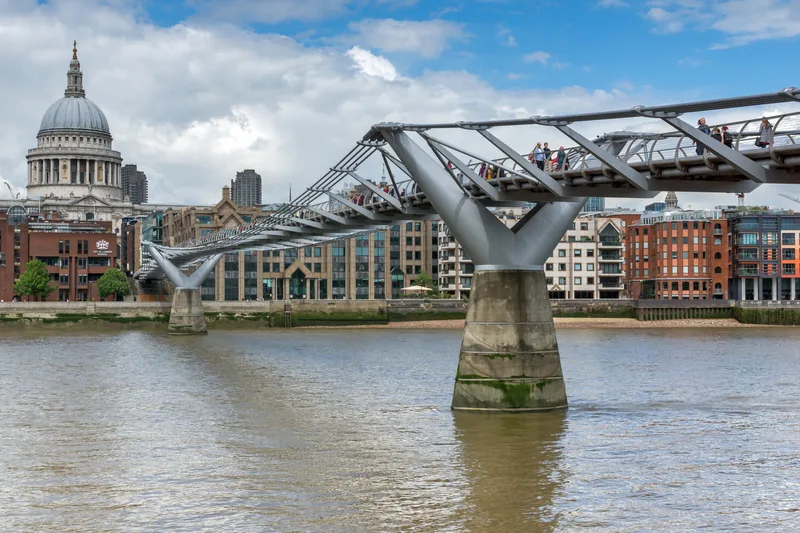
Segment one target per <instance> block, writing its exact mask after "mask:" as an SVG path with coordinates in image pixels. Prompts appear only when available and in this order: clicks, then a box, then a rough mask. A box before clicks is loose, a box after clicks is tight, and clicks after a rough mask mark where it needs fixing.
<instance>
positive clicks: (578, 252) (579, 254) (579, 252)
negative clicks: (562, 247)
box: [574, 248, 581, 257]
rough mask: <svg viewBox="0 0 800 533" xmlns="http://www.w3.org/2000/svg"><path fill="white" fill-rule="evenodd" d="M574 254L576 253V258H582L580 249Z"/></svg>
mask: <svg viewBox="0 0 800 533" xmlns="http://www.w3.org/2000/svg"><path fill="white" fill-rule="evenodd" d="M574 253H575V257H580V256H581V250H580V248H578V249H577V250H575V252H574Z"/></svg>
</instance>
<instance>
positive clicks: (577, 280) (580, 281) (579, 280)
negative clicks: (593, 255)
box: [575, 278, 583, 285]
mask: <svg viewBox="0 0 800 533" xmlns="http://www.w3.org/2000/svg"><path fill="white" fill-rule="evenodd" d="M582 281H583V280H581V278H575V285H582V284H583V283H582Z"/></svg>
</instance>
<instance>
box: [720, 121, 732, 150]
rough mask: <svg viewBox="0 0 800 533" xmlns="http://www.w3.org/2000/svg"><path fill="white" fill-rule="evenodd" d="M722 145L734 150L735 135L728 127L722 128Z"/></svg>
mask: <svg viewBox="0 0 800 533" xmlns="http://www.w3.org/2000/svg"><path fill="white" fill-rule="evenodd" d="M722 144H724V145H725V146H727V147H728V148H733V135H731V134H730V132H729V131H728V126H722Z"/></svg>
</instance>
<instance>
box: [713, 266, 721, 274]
mask: <svg viewBox="0 0 800 533" xmlns="http://www.w3.org/2000/svg"><path fill="white" fill-rule="evenodd" d="M714 274H722V268H721V267H716V268H714Z"/></svg>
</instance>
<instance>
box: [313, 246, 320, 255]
mask: <svg viewBox="0 0 800 533" xmlns="http://www.w3.org/2000/svg"><path fill="white" fill-rule="evenodd" d="M314 257H322V248H320V247H319V246H317V247H315V248H314Z"/></svg>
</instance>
